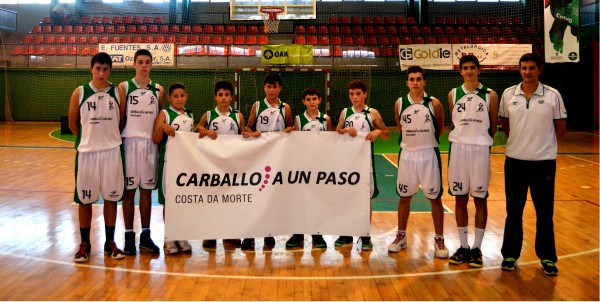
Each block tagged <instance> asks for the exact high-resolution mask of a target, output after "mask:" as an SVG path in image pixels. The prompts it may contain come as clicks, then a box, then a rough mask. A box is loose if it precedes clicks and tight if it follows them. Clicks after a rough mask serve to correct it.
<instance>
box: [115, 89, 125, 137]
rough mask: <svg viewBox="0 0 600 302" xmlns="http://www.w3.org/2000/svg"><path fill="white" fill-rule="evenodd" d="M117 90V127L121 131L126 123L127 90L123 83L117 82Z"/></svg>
mask: <svg viewBox="0 0 600 302" xmlns="http://www.w3.org/2000/svg"><path fill="white" fill-rule="evenodd" d="M117 92H118V93H119V114H120V117H121V119H120V122H119V129H120V130H121V131H122V130H123V128H125V123H127V114H126V112H127V92H126V91H125V85H124V83H121V84H119V87H118V88H117Z"/></svg>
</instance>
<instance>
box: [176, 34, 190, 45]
mask: <svg viewBox="0 0 600 302" xmlns="http://www.w3.org/2000/svg"><path fill="white" fill-rule="evenodd" d="M187 42H188V37H187V36H185V35H181V36H177V37H176V38H175V43H177V44H187Z"/></svg>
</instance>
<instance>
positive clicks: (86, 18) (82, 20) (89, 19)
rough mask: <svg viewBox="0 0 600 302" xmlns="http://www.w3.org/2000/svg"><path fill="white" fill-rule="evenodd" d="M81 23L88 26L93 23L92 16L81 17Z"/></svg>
mask: <svg viewBox="0 0 600 302" xmlns="http://www.w3.org/2000/svg"><path fill="white" fill-rule="evenodd" d="M79 21H80V23H83V24H87V23H90V22H92V18H90V16H81V18H80V19H79Z"/></svg>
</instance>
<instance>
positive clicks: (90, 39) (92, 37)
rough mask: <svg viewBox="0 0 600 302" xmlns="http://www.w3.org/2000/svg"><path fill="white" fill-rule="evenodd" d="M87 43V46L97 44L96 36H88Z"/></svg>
mask: <svg viewBox="0 0 600 302" xmlns="http://www.w3.org/2000/svg"><path fill="white" fill-rule="evenodd" d="M88 43H89V44H98V36H94V35H92V36H89V37H88Z"/></svg>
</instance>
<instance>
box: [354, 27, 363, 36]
mask: <svg viewBox="0 0 600 302" xmlns="http://www.w3.org/2000/svg"><path fill="white" fill-rule="evenodd" d="M352 33H353V34H355V35H360V34H362V33H363V30H362V26H360V25H352Z"/></svg>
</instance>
